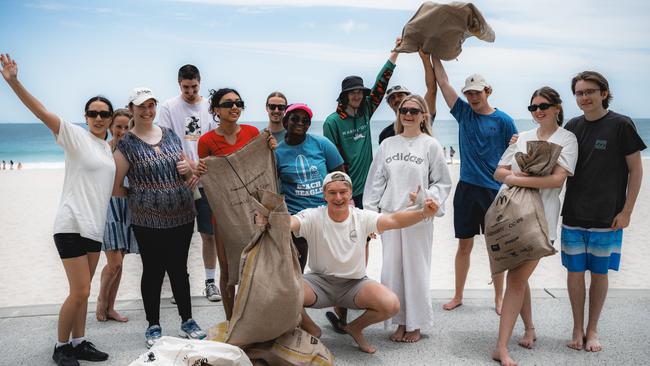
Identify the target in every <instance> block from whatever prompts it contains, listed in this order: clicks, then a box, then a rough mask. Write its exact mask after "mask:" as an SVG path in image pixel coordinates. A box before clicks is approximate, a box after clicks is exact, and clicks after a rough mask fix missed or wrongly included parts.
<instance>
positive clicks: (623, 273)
mask: <svg viewBox="0 0 650 366" xmlns="http://www.w3.org/2000/svg"><path fill="white" fill-rule="evenodd" d="M643 166H644V169H645V170H646V171H650V159H644V161H643ZM448 167H449V170H450V173H451V176H452V181H453V183H454V185H455V184H456V183H457V182H458V176H459V170H460V168H459V165H458V164H454V165H448ZM7 173H8V174H7ZM63 178H64V169H25V170H16V171H10V173H9V172H3V171H0V207H2V211H0V257H1V258H3V263H4V265H3V266H0V278H2V279H3V281H0V293H2V294H3V296H2V297H0V308H4V307H11V306H28V305H40V304H57V303H61V302H62V301H63V300H64V299H65V296H66V295H67V290H68V284H67V280H66V277H65V273H64V271H63V266H62V265H61V261H60V259H59V256H58V252H57V250H56V248H55V246H54V243H53V240H52V225H53V222H54V217H55V215H56V210H57V208H58V203H59V198H60V196H61V188H62V185H63ZM452 202H453V195H452V196H451V197H449V198H448V200H447V203H446V207H447V214H446V215H445V216H443V217H441V218H436V219H435V220H434V239H433V240H434V241H433V256H432V264H431V267H432V270H431V273H430V281H431V285H430V288H431V289H434V290H447V289H452V288H453V286H454V256H455V253H456V248H457V239H455V238H454V231H453V205H452ZM647 237H650V179H645V180H644V181H643V185H642V188H641V192H640V194H639V197H638V199H637V203H636V206H635V209H634V212H633V215H632V221H631V224H630V227H628V228H627V229H625V233H624V239H623V255H622V259H621V269H620V271H619V272H611V275H610V287H611V288H620V289H650V283H649V282H648V281H647V278H650V266H647V263H648V261H650V246H647V245H644V243H645V238H647ZM559 246H560V244H559V242H556V244H555V247H556V249H559ZM381 257H382V247H381V240H380V239H375V240H372V241H371V244H370V257H369V262H368V276H369V277H370V278H373V279H379V278H380V274H381V262H382V258H381ZM471 261H472V265H471V268H470V272H469V275H468V278H467V286H466V288H467V289H468V290H473V289H477V290H485V289H491V288H492V286H491V285H490V284H489V283H490V280H491V278H490V273H489V262H488V258H487V251H486V249H485V242H484V241H483V238H482V237H477V238H476V241H475V249H474V250H473V252H472V257H471ZM105 263H106V259H105V256H104V255H101V257H100V262H99V266H98V267H97V272H96V273H95V277H94V278H93V283H92V287H91V295H90V300H91V301H95V299H96V298H97V292H98V290H99V277H100V276H99V273H100V271H101V269H102V268H103V266H104V264H105ZM188 270H189V273H190V286H191V288H190V291H191V294H192V295H193V296H201V295H202V292H203V280H204V271H203V261H202V257H201V239H200V237H199V235H198V233H194V236H193V237H192V244H191V247H190V253H189V259H188ZM141 273H142V263H141V261H140V257H139V256H138V255H127V256H126V257H125V260H124V265H123V277H122V283H121V286H120V290H119V292H118V300H133V299H139V298H140V297H141V295H140V275H141ZM530 286H531V288H535V289H542V288H566V270H565V269H564V268H563V267H562V265H561V262H560V255H559V253H558V254H556V255H553V256H550V257H547V258H543V259H542V260H541V261H540V264H539V266H538V268H537V269H536V271H535V273H534V274H533V276H532V277H531V279H530ZM170 296H171V288H170V286H169V282H168V281H165V285H164V287H163V292H162V297H163V298H166V297H170Z"/></svg>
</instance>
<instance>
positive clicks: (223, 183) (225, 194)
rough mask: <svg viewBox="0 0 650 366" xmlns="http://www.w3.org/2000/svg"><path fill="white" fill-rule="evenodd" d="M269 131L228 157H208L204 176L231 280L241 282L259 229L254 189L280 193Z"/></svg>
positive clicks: (206, 190) (232, 282)
mask: <svg viewBox="0 0 650 366" xmlns="http://www.w3.org/2000/svg"><path fill="white" fill-rule="evenodd" d="M268 136H269V132H267V131H265V132H263V133H261V134H260V135H259V136H258V137H257V138H255V139H254V140H252V141H251V142H249V143H248V144H247V145H246V146H244V147H243V148H241V149H240V150H238V151H236V152H234V153H232V154H230V155H228V156H212V157H209V158H206V165H207V167H208V172H207V173H206V174H204V175H203V176H202V177H201V183H202V184H203V189H204V190H205V193H206V195H207V196H208V202H209V203H210V208H212V212H213V214H214V217H215V219H216V221H217V227H216V235H217V236H218V237H219V238H220V240H222V241H223V243H224V246H225V248H226V257H227V259H228V283H229V284H231V285H234V284H237V283H238V282H239V261H240V258H241V253H242V250H244V247H245V246H246V245H248V244H249V243H250V242H251V239H252V238H253V236H255V235H256V234H257V233H258V229H257V227H256V226H255V223H254V221H253V216H254V213H255V206H254V204H253V199H252V197H251V193H252V192H256V191H258V190H266V191H271V192H278V178H277V173H276V167H275V153H274V152H273V151H272V150H271V149H269V147H268V142H267V139H268Z"/></svg>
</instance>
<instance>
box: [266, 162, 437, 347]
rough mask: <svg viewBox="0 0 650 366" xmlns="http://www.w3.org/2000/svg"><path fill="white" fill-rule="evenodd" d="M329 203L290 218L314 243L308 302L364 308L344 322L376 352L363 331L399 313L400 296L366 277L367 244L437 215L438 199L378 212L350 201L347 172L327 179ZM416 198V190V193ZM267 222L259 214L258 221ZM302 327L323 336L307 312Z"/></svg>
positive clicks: (305, 284)
mask: <svg viewBox="0 0 650 366" xmlns="http://www.w3.org/2000/svg"><path fill="white" fill-rule="evenodd" d="M323 196H324V198H325V201H326V202H327V206H321V207H317V208H309V209H306V210H303V211H300V212H299V213H298V214H296V215H294V216H291V230H292V231H293V232H294V234H296V236H301V237H304V238H305V239H307V243H309V268H310V269H311V272H310V273H307V274H305V275H304V277H303V289H304V292H305V297H304V303H303V304H304V306H305V307H308V308H315V309H321V308H329V307H332V306H340V307H344V308H348V309H362V310H365V312H364V313H363V314H362V315H361V316H359V317H358V318H356V319H355V320H354V321H352V322H350V323H349V324H347V325H345V326H344V329H345V331H346V332H347V333H348V334H349V335H351V336H352V338H354V340H355V341H356V342H357V344H358V345H359V348H360V349H361V350H362V351H364V352H368V353H374V352H375V351H376V348H375V347H373V346H371V345H370V344H369V343H368V342H367V341H366V339H365V338H364V337H363V334H362V333H361V332H362V330H363V329H364V328H366V327H368V326H370V325H372V324H375V323H379V322H381V321H384V320H386V319H390V318H391V317H393V316H394V315H395V314H397V313H398V311H399V306H400V304H399V300H398V299H397V296H396V295H395V294H394V293H393V292H392V291H391V290H389V289H388V288H386V287H385V286H383V285H382V284H380V283H378V282H376V281H373V280H371V279H369V278H368V277H367V276H366V263H365V255H366V254H365V243H366V237H367V236H368V235H370V234H371V233H382V232H384V231H386V230H392V229H400V228H404V227H407V226H411V225H414V224H416V223H418V222H420V221H422V220H424V219H426V218H429V217H432V216H433V215H435V213H436V211H437V210H438V203H437V202H435V201H433V200H432V199H429V198H428V199H426V200H425V201H424V207H423V208H422V209H421V210H413V211H400V212H395V213H392V214H379V213H377V212H373V211H366V210H362V209H359V208H356V207H354V206H352V205H350V200H351V199H352V181H351V179H350V177H349V176H348V175H347V174H345V173H343V172H332V173H330V174H328V175H327V176H326V177H325V179H324V180H323ZM411 198H412V199H413V200H414V199H415V194H414V193H411ZM261 221H264V224H266V220H264V218H258V223H259V224H262V222H261ZM301 327H302V328H303V329H305V330H306V331H308V332H309V333H310V334H312V335H313V336H315V337H320V333H321V330H320V327H318V325H316V324H315V323H314V321H313V320H312V319H311V318H310V317H309V315H307V312H306V311H305V310H303V313H302V323H301Z"/></svg>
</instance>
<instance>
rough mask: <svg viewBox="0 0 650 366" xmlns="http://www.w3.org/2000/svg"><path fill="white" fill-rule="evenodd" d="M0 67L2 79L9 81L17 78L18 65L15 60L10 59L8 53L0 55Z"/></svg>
mask: <svg viewBox="0 0 650 366" xmlns="http://www.w3.org/2000/svg"><path fill="white" fill-rule="evenodd" d="M0 66H1V67H2V70H1V72H2V77H3V78H4V79H5V80H7V81H9V80H11V79H15V78H17V77H18V64H16V60H13V59H11V57H10V56H9V54H8V53H5V54H0Z"/></svg>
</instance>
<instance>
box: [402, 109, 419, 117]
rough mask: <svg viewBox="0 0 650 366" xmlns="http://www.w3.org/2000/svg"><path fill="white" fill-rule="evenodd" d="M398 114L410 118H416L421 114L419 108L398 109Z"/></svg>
mask: <svg viewBox="0 0 650 366" xmlns="http://www.w3.org/2000/svg"><path fill="white" fill-rule="evenodd" d="M399 113H400V114H410V115H412V116H417V115H418V114H420V113H422V110H421V109H420V108H404V107H402V108H400V109H399Z"/></svg>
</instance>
